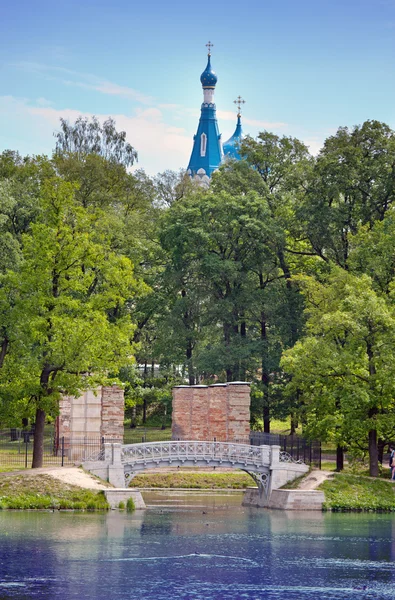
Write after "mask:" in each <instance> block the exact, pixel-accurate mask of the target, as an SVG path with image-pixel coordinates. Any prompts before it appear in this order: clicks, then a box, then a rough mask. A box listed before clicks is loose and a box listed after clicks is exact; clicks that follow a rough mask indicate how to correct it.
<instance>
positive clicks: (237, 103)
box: [233, 96, 246, 115]
mask: <svg viewBox="0 0 395 600" xmlns="http://www.w3.org/2000/svg"><path fill="white" fill-rule="evenodd" d="M245 103H246V101H245V100H243V98H242V97H241V96H237V98H236V100H233V104H236V106H237V109H238V114H239V115H240V114H241V105H242V104H245Z"/></svg>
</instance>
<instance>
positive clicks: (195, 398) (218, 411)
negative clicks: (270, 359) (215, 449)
mask: <svg viewBox="0 0 395 600" xmlns="http://www.w3.org/2000/svg"><path fill="white" fill-rule="evenodd" d="M172 420H173V425H172V437H173V439H184V440H187V439H189V440H211V439H213V438H216V439H217V441H237V440H239V441H240V442H243V441H247V440H248V439H249V434H250V386H249V384H248V383H245V382H230V383H219V384H215V385H210V386H206V385H192V386H186V385H181V386H178V387H175V388H173V416H172Z"/></svg>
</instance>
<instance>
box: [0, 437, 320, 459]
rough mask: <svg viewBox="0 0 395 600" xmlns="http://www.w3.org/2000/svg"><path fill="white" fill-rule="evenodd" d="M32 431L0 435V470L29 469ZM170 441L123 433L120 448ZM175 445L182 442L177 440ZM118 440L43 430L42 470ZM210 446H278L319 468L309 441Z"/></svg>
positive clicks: (262, 440) (259, 439) (316, 451)
mask: <svg viewBox="0 0 395 600" xmlns="http://www.w3.org/2000/svg"><path fill="white" fill-rule="evenodd" d="M33 440H34V430H29V431H26V430H20V429H7V430H3V431H0V467H20V468H29V467H30V466H31V464H32V459H33ZM170 440H171V430H170V429H165V430H163V429H161V428H156V429H154V428H143V427H138V428H135V429H126V430H125V431H124V437H123V443H124V444H138V443H146V442H162V441H170ZM177 440H178V441H183V440H181V439H179V438H177ZM120 441H121V440H119V439H115V438H108V437H101V436H85V437H79V438H68V437H60V438H59V437H58V438H57V437H56V436H55V435H54V430H53V428H49V427H48V428H46V430H45V433H44V452H43V466H51V465H52V466H67V465H70V466H71V465H74V464H75V463H80V462H82V461H84V460H89V459H90V458H91V457H95V456H97V455H98V454H99V453H100V452H101V451H102V450H103V449H104V443H115V442H120ZM203 441H213V442H232V443H238V444H251V445H253V446H261V445H269V446H273V445H279V446H280V447H281V449H282V450H283V451H284V452H288V454H290V456H291V457H292V458H294V459H295V460H302V461H303V462H305V463H306V464H311V465H314V466H316V467H318V468H321V443H320V442H318V441H310V440H306V439H305V438H302V437H300V436H292V435H279V434H267V433H263V432H260V431H253V432H251V434H250V437H249V438H243V439H222V438H221V439H220V438H219V437H217V438H213V439H212V440H203Z"/></svg>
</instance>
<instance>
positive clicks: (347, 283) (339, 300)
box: [282, 269, 395, 477]
mask: <svg viewBox="0 0 395 600" xmlns="http://www.w3.org/2000/svg"><path fill="white" fill-rule="evenodd" d="M300 283H301V284H302V285H303V289H304V294H305V297H306V303H307V307H306V311H307V314H308V319H307V325H306V335H305V336H304V337H303V338H302V339H301V340H300V341H298V342H297V343H296V344H295V346H294V347H293V348H291V349H289V350H287V351H286V352H285V353H284V356H283V360H282V364H283V367H284V369H285V371H286V372H288V373H290V374H291V375H292V380H291V382H290V384H289V388H290V393H291V394H294V393H295V392H296V391H297V392H298V393H299V394H300V395H301V399H302V400H303V403H304V411H305V419H306V432H307V433H309V434H310V435H311V436H313V437H315V436H317V437H319V438H320V439H333V440H335V441H336V443H337V444H338V445H340V446H344V445H347V446H349V447H351V448H354V449H355V448H359V449H361V448H367V449H368V451H369V464H370V475H371V476H373V477H377V476H378V473H379V469H378V440H379V438H380V437H381V438H383V439H388V430H389V428H390V427H391V422H392V420H393V417H394V415H395V404H394V397H395V367H394V365H395V355H394V348H395V313H394V309H393V306H391V305H389V304H388V302H386V300H385V299H384V298H382V297H380V296H379V295H377V293H376V292H375V291H374V289H373V288H372V281H371V279H370V278H369V277H368V276H367V275H361V276H355V275H352V274H350V273H347V272H346V271H343V270H341V269H334V270H333V272H332V273H331V274H330V275H329V276H328V278H327V280H326V281H325V282H323V283H319V282H317V281H316V280H314V279H313V278H303V279H302V280H301V281H300Z"/></svg>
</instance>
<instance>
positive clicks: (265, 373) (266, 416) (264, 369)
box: [260, 283, 270, 433]
mask: <svg viewBox="0 0 395 600" xmlns="http://www.w3.org/2000/svg"><path fill="white" fill-rule="evenodd" d="M261 288H262V283H261ZM260 328H261V342H262V344H263V348H262V359H261V382H262V391H263V410H262V418H263V431H264V432H265V433H270V397H269V370H268V351H267V329H266V315H265V313H264V311H261V318H260Z"/></svg>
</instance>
